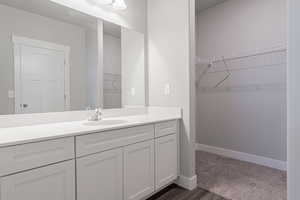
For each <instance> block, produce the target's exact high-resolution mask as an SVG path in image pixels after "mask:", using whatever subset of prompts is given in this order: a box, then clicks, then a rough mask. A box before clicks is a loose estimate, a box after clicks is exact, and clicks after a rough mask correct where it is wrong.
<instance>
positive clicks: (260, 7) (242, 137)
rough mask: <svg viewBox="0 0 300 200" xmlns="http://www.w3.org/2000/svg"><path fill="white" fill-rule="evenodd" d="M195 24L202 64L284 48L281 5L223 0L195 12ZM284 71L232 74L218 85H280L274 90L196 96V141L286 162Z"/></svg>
mask: <svg viewBox="0 0 300 200" xmlns="http://www.w3.org/2000/svg"><path fill="white" fill-rule="evenodd" d="M197 24H198V25H197V26H198V28H197V35H198V36H197V37H198V42H197V51H198V53H197V54H198V58H201V59H204V60H207V59H210V58H213V57H214V56H215V57H218V58H219V57H222V56H225V57H227V56H228V57H230V56H232V55H241V54H244V53H247V52H255V51H262V50H264V49H270V48H273V47H276V46H286V0H251V1H240V0H229V1H226V2H225V3H222V4H219V5H217V6H216V7H213V8H210V9H208V10H206V11H203V12H201V13H199V14H198V17H197ZM267 59H277V58H274V57H273V58H272V57H271V58H267ZM247 62H249V61H247ZM255 62H259V61H254V62H253V64H251V63H250V66H255V65H256V64H257V63H255ZM242 64H243V63H242ZM242 64H241V65H242ZM198 67H199V66H198ZM279 68H280V69H279ZM285 70H286V65H282V66H279V67H278V68H277V67H274V68H269V69H267V70H266V69H264V70H256V71H255V70H252V71H241V72H233V75H232V76H231V77H230V79H229V80H227V81H226V82H225V83H224V85H226V84H228V85H238V86H240V85H250V84H252V83H254V82H260V84H266V85H267V84H269V83H282V85H281V87H278V88H277V87H275V88H272V89H262V90H252V91H251V90H246V89H241V90H240V91H238V92H212V93H203V92H200V91H197V142H198V143H201V144H206V145H210V146H215V147H221V148H225V149H230V150H235V151H240V152H245V153H249V154H255V155H259V156H264V157H268V158H273V159H277V160H283V161H286V154H287V151H286V148H287V144H286V143H287V140H286V138H287V135H286V90H285V89H284V87H285V83H286V77H285ZM222 77H224V74H223V76H221V77H219V79H220V78H221V79H222ZM217 80H218V79H217ZM228 85H226V86H228ZM282 86H283V88H282Z"/></svg>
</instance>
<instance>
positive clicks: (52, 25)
mask: <svg viewBox="0 0 300 200" xmlns="http://www.w3.org/2000/svg"><path fill="white" fill-rule="evenodd" d="M0 13H1V17H0V24H1V31H0V44H1V45H0V76H1V78H0V94H1V97H0V114H12V113H13V112H14V103H13V102H14V99H10V100H9V99H8V96H7V93H8V90H14V65H13V45H12V34H15V35H17V36H23V37H28V38H32V39H37V40H44V41H49V42H53V43H58V44H62V45H66V46H70V48H71V55H70V56H71V57H70V64H71V75H70V77H71V84H70V85H71V109H72V110H78V109H84V108H85V106H86V93H87V89H86V88H87V83H86V82H87V81H86V77H87V76H86V74H87V69H86V65H85V30H84V29H83V28H81V27H79V26H75V25H71V24H67V23H64V22H60V21H56V20H53V19H50V18H46V17H42V16H39V15H35V14H32V13H29V12H25V11H21V10H17V9H14V8H11V7H7V6H3V5H0Z"/></svg>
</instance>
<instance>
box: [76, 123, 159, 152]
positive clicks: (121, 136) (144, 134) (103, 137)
mask: <svg viewBox="0 0 300 200" xmlns="http://www.w3.org/2000/svg"><path fill="white" fill-rule="evenodd" d="M153 138H154V126H153V125H147V126H138V127H133V128H127V129H120V130H113V131H105V132H100V133H95V134H89V135H84V136H78V137H76V156H77V157H81V156H84V155H88V154H93V153H98V152H102V151H106V150H109V149H113V148H117V147H121V146H126V145H129V144H133V143H137V142H141V141H145V140H150V139H153Z"/></svg>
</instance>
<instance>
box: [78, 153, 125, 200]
mask: <svg viewBox="0 0 300 200" xmlns="http://www.w3.org/2000/svg"><path fill="white" fill-rule="evenodd" d="M122 199H123V150H122V148H120V149H116V150H110V151H105V152H102V153H98V154H93V155H90V156H86V157H83V158H79V159H77V200H122Z"/></svg>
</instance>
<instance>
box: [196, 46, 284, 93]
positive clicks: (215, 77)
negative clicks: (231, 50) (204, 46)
mask: <svg viewBox="0 0 300 200" xmlns="http://www.w3.org/2000/svg"><path fill="white" fill-rule="evenodd" d="M286 64H287V50H286V48H283V47H282V48H276V49H271V50H265V51H260V52H253V53H249V54H243V55H237V56H232V57H221V58H218V59H212V60H211V61H203V60H202V59H198V62H197V68H196V75H197V81H196V86H197V88H198V90H199V91H200V92H230V91H237V92H239V91H257V90H265V89H267V90H269V89H272V90H278V89H280V90H282V89H285V88H286V78H285V77H286Z"/></svg>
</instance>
